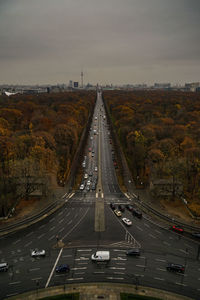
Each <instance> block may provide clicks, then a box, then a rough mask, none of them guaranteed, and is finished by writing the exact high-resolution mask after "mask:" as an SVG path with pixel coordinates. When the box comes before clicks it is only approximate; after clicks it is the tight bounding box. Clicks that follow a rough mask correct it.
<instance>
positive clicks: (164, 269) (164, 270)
mask: <svg viewBox="0 0 200 300" xmlns="http://www.w3.org/2000/svg"><path fill="white" fill-rule="evenodd" d="M156 270H158V271H163V272H167V270H165V269H160V268H156Z"/></svg>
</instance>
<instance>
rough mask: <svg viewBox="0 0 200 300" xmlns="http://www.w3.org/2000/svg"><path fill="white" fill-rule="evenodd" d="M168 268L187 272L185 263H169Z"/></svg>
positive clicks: (173, 270)
mask: <svg viewBox="0 0 200 300" xmlns="http://www.w3.org/2000/svg"><path fill="white" fill-rule="evenodd" d="M166 269H167V270H168V271H172V272H178V273H184V272H185V267H184V266H183V265H179V264H173V263H169V264H168V265H167V267H166Z"/></svg>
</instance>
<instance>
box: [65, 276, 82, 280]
mask: <svg viewBox="0 0 200 300" xmlns="http://www.w3.org/2000/svg"><path fill="white" fill-rule="evenodd" d="M67 280H83V277H80V278H68V279H67Z"/></svg>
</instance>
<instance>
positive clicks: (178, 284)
mask: <svg viewBox="0 0 200 300" xmlns="http://www.w3.org/2000/svg"><path fill="white" fill-rule="evenodd" d="M175 284H178V285H182V286H187V284H184V283H180V282H175Z"/></svg>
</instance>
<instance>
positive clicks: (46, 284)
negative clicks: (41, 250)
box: [45, 248, 63, 288]
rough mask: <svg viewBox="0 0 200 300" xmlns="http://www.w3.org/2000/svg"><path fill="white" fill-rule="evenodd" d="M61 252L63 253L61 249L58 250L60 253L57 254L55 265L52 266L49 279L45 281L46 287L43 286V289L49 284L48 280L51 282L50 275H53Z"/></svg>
mask: <svg viewBox="0 0 200 300" xmlns="http://www.w3.org/2000/svg"><path fill="white" fill-rule="evenodd" d="M62 252H63V248H61V249H60V252H59V254H58V257H57V259H56V261H55V264H54V266H53V268H52V270H51V273H50V275H49V278H48V280H47V283H46V285H45V288H47V287H48V285H49V282H50V280H51V277H52V275H53V272H54V270H55V268H56V265H57V263H58V261H59V258H60V256H61V254H62Z"/></svg>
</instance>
